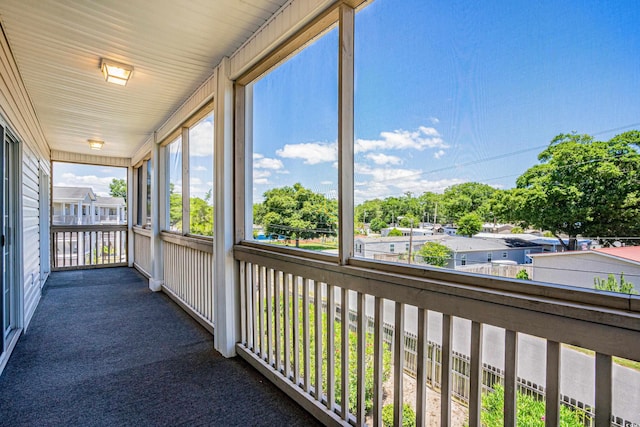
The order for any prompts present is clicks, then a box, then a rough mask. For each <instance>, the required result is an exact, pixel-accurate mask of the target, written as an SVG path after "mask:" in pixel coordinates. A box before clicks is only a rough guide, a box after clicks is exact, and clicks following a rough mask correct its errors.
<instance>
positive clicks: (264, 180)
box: [253, 178, 269, 190]
mask: <svg viewBox="0 0 640 427" xmlns="http://www.w3.org/2000/svg"><path fill="white" fill-rule="evenodd" d="M253 183H254V184H268V183H269V180H268V179H267V178H257V179H254V180H253ZM254 190H255V189H254Z"/></svg>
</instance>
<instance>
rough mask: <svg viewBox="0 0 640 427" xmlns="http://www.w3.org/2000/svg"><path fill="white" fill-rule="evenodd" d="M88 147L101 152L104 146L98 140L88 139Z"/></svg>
mask: <svg viewBox="0 0 640 427" xmlns="http://www.w3.org/2000/svg"><path fill="white" fill-rule="evenodd" d="M87 141H88V142H89V147H90V148H91V149H92V150H102V146H103V145H104V141H100V140H98V139H89V140H87Z"/></svg>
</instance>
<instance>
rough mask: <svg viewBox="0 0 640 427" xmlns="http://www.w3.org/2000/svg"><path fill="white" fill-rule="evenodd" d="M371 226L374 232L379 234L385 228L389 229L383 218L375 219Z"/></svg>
mask: <svg viewBox="0 0 640 427" xmlns="http://www.w3.org/2000/svg"><path fill="white" fill-rule="evenodd" d="M370 226H371V230H372V231H374V232H376V233H379V232H380V230H382V229H383V228H387V227H388V226H389V224H387V223H386V222H384V221H383V220H382V219H381V218H374V220H373V221H371V224H370Z"/></svg>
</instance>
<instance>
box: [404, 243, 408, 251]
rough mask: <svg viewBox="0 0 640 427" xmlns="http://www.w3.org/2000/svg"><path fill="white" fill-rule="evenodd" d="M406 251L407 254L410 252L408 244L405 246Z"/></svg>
mask: <svg viewBox="0 0 640 427" xmlns="http://www.w3.org/2000/svg"><path fill="white" fill-rule="evenodd" d="M404 250H405V252H409V244H408V243H405V244H404Z"/></svg>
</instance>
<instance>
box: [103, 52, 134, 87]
mask: <svg viewBox="0 0 640 427" xmlns="http://www.w3.org/2000/svg"><path fill="white" fill-rule="evenodd" d="M100 70H102V74H103V75H104V79H105V80H106V81H107V82H109V83H115V84H117V85H120V86H125V85H126V84H127V82H128V81H129V79H130V78H131V73H133V67H132V66H131V65H126V64H121V63H118V62H114V61H111V60H109V59H104V58H102V60H101V61H100Z"/></svg>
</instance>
